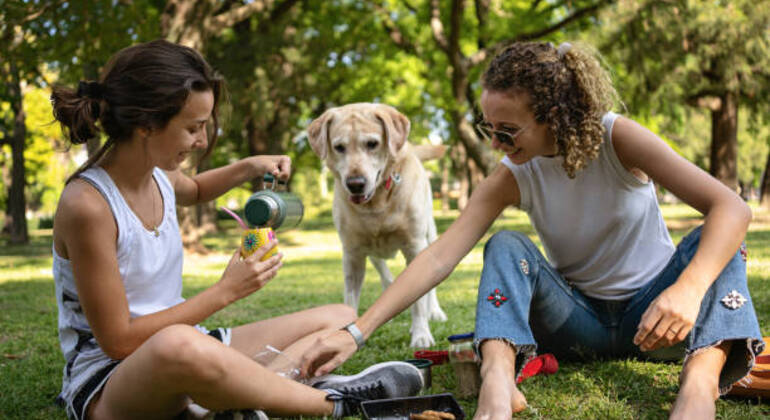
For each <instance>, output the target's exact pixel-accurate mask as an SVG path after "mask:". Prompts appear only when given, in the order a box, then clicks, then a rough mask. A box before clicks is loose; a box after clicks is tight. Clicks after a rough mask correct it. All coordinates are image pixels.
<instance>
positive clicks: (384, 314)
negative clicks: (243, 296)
mask: <svg viewBox="0 0 770 420" xmlns="http://www.w3.org/2000/svg"><path fill="white" fill-rule="evenodd" d="M482 86H483V91H482V95H481V108H482V111H483V115H484V121H483V122H481V123H480V124H479V125H478V128H479V130H480V132H481V133H482V134H483V135H484V137H486V138H487V139H489V141H491V145H492V147H493V148H495V149H498V150H501V151H502V152H503V153H505V157H504V158H503V159H502V165H499V166H498V167H497V168H496V169H495V170H494V171H493V172H492V174H491V175H489V176H488V177H487V178H486V179H485V180H484V181H483V182H482V183H481V184H480V185H479V186H478V187H477V188H476V190H475V191H474V192H473V195H472V197H471V199H470V201H469V203H468V206H467V207H466V208H465V209H464V210H463V212H462V214H461V215H460V217H459V218H458V219H457V220H456V221H455V222H454V223H453V224H452V225H451V226H450V227H449V228H448V229H447V231H446V232H445V233H444V234H443V235H441V237H440V238H439V239H438V240H437V241H436V242H435V243H433V244H432V245H431V246H430V247H428V248H427V249H426V250H425V251H423V252H422V253H421V254H420V255H419V256H418V257H417V258H415V259H414V261H412V263H411V264H410V265H409V266H408V267H407V269H406V270H404V272H403V273H401V275H400V276H399V277H398V279H396V281H395V282H394V283H393V285H391V286H390V287H389V288H388V289H387V290H386V291H385V293H383V295H382V296H381V297H380V298H379V299H378V300H377V302H375V304H373V305H372V306H371V307H370V308H369V310H368V311H367V312H366V313H365V314H363V315H362V316H361V317H360V318H359V319H358V320H357V321H356V323H355V325H356V326H357V327H358V328H359V329H360V331H361V332H362V334H363V336H364V337H368V336H369V335H370V334H372V332H373V331H374V330H375V329H376V328H377V327H378V326H380V325H381V324H383V323H384V322H385V321H387V320H388V319H390V318H391V317H393V316H394V315H396V314H398V313H399V312H401V311H402V310H403V309H405V308H406V307H407V306H408V305H410V304H411V303H413V302H414V301H415V300H416V299H417V298H418V297H419V296H421V295H422V294H424V293H425V292H427V291H428V290H430V289H431V288H433V287H435V286H436V285H437V284H438V283H440V282H441V281H442V280H443V279H445V278H446V277H447V276H448V275H449V274H450V273H451V272H452V270H453V269H454V267H455V266H456V265H457V264H458V263H459V262H460V260H461V259H462V258H463V257H464V256H465V255H466V254H467V253H468V252H469V251H470V250H471V249H472V248H473V246H474V245H475V243H476V242H477V241H478V240H479V239H480V238H481V237H482V236H483V235H484V234H485V233H486V232H487V230H488V229H489V227H490V226H491V225H492V223H493V222H494V220H495V219H496V218H497V217H498V216H499V215H500V214H501V213H502V211H503V209H505V208H506V207H508V206H516V207H519V208H520V209H522V210H524V211H526V212H527V213H528V215H529V217H530V220H531V222H532V224H533V226H534V228H535V230H536V231H537V234H538V236H539V237H540V240H541V241H542V244H543V247H544V248H545V251H546V255H547V258H546V256H544V255H542V254H541V252H540V250H539V249H538V247H537V246H536V245H535V244H533V242H532V241H531V240H530V239H529V238H528V237H527V236H526V235H524V234H521V233H519V232H511V231H502V232H497V233H495V234H494V235H493V236H492V237H491V238H490V239H489V241H488V242H487V244H486V246H485V249H484V267H483V270H482V273H481V281H480V285H479V292H478V302H477V308H476V330H475V337H474V341H475V345H476V350H477V352H478V354H479V356H480V358H481V376H482V385H481V390H480V395H479V402H478V410H477V412H476V415H475V418H476V419H507V418H510V416H511V414H512V413H513V412H516V411H520V410H522V409H524V407H526V404H527V402H526V399H525V397H524V395H523V394H522V393H521V392H520V391H519V390H518V389H517V387H516V376H517V374H518V373H519V372H520V369H521V367H522V366H523V365H524V362H526V361H527V360H528V358H530V357H532V356H533V355H534V354H535V351H536V350H540V351H543V352H552V353H555V354H556V355H557V357H559V358H564V359H569V358H581V357H585V356H586V355H590V356H598V357H640V358H650V359H654V360H676V359H682V358H684V366H683V369H682V375H681V377H680V391H679V395H678V397H677V399H676V401H675V403H674V405H673V408H672V411H671V418H699V419H700V418H714V416H715V400H716V399H717V398H718V396H719V395H720V394H721V393H724V392H726V391H727V390H728V389H729V388H730V386H731V384H733V383H734V382H735V381H737V380H739V379H741V378H742V377H744V376H745V375H746V374H747V373H748V372H749V370H750V368H751V366H752V365H753V363H754V359H755V356H756V355H757V354H758V353H759V352H760V351H761V350H762V347H763V346H764V344H763V342H762V340H761V335H760V331H759V326H758V322H757V319H756V315H755V313H754V308H753V306H752V303H751V298H750V296H749V292H748V288H747V282H746V265H745V264H746V263H745V249H744V248H743V246H742V241H743V239H744V236H745V234H746V230H747V228H748V225H749V222H750V220H751V211H750V209H749V207H748V206H747V205H746V204H745V203H744V202H743V201H742V200H741V199H740V197H738V195H736V194H735V193H734V192H733V191H731V190H729V189H728V188H727V187H725V186H724V185H723V184H721V183H720V182H719V181H717V180H716V179H714V178H712V177H711V176H709V175H708V174H707V173H706V172H704V171H702V170H701V169H699V168H698V167H697V166H695V165H694V164H692V163H690V162H688V161H687V160H685V159H683V158H682V157H680V156H679V155H677V154H676V153H675V152H674V151H673V150H672V149H671V148H670V147H668V146H667V145H666V143H665V142H664V141H663V140H661V139H660V138H659V137H658V136H656V135H655V134H653V133H652V132H650V131H649V130H647V129H645V128H644V127H642V126H640V125H639V124H637V123H635V122H634V121H632V120H630V119H627V118H625V117H622V116H620V115H617V114H615V113H613V112H611V111H610V110H611V108H612V106H613V104H616V103H617V100H616V97H617V95H616V93H615V90H614V88H613V87H612V84H611V81H610V78H609V76H608V74H607V72H606V71H605V70H604V69H603V68H602V67H601V65H600V64H599V62H598V60H597V59H596V58H595V55H594V54H593V53H591V52H590V51H589V50H588V49H583V48H574V47H572V46H571V45H570V44H568V43H564V44H562V45H560V46H559V47H558V48H557V47H554V46H553V45H551V44H549V43H540V42H532V43H530V42H526V43H515V44H512V45H510V46H509V47H507V48H506V49H505V50H503V51H502V52H501V53H499V54H498V55H497V56H496V57H495V58H494V59H493V60H492V62H491V63H490V64H489V67H488V69H487V70H486V72H485V73H484V75H483V77H482ZM655 183H657V184H659V185H660V186H662V187H664V188H666V189H667V190H668V191H671V192H672V193H673V194H675V195H676V196H677V197H679V198H680V199H681V200H682V201H684V202H686V203H688V204H689V205H691V206H692V207H694V208H695V209H697V210H698V211H700V212H701V213H702V214H703V215H704V223H703V225H702V226H701V227H698V228H696V229H695V230H693V231H692V232H691V233H690V234H688V235H687V236H686V237H685V238H684V239H683V240H682V241H681V242H680V244H679V245H678V246H676V247H675V246H674V244H673V243H672V241H671V238H670V236H669V233H668V230H667V229H666V225H665V224H664V221H663V217H662V215H661V212H660V208H659V206H658V202H657V199H656V194H655ZM354 350H355V344H354V343H353V340H352V339H351V337H350V334H347V333H346V332H345V331H340V332H335V333H334V334H332V335H330V336H328V337H325V338H324V339H321V340H320V342H319V343H318V344H316V345H314V346H311V347H310V350H309V351H308V352H307V353H306V354H305V356H304V357H303V369H304V370H305V371H307V372H315V373H317V374H321V373H325V372H327V371H329V370H330V369H331V368H333V367H335V366H336V365H338V364H339V363H341V361H343V360H345V359H346V358H347V357H349V356H350V354H352V353H353V351H354Z"/></svg>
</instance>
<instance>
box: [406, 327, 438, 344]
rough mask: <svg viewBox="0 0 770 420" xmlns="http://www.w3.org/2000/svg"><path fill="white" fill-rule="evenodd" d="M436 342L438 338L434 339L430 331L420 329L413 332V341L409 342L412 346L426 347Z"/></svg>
mask: <svg viewBox="0 0 770 420" xmlns="http://www.w3.org/2000/svg"><path fill="white" fill-rule="evenodd" d="M434 344H436V340H434V339H433V335H432V334H431V333H430V331H420V332H413V333H412V342H411V343H409V345H410V346H411V347H418V348H426V347H430V346H432V345H434Z"/></svg>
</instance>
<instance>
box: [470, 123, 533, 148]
mask: <svg viewBox="0 0 770 420" xmlns="http://www.w3.org/2000/svg"><path fill="white" fill-rule="evenodd" d="M528 127H529V124H527V125H525V126H524V127H522V128H519V129H517V130H516V131H514V132H510V131H504V130H496V129H495V128H494V127H492V124H490V123H488V122H486V121H480V122H477V123H476V129H477V130H479V133H481V136H482V137H484V138H485V139H486V140H489V141H492V138H493V137H494V138H496V139H497V141H499V142H500V143H502V144H504V145H506V146H510V147H514V146H515V145H516V144H515V141H516V138H518V137H519V136H520V135H521V133H522V132H523V131H524V130H526V129H527V128H528Z"/></svg>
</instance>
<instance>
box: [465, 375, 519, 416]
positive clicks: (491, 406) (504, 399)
mask: <svg viewBox="0 0 770 420" xmlns="http://www.w3.org/2000/svg"><path fill="white" fill-rule="evenodd" d="M525 408H527V399H526V398H524V394H522V393H521V391H519V388H517V387H516V381H515V379H514V378H513V375H512V374H510V373H509V372H507V371H505V370H503V369H490V370H489V371H487V372H486V374H485V375H484V380H483V382H482V383H481V390H480V391H479V405H478V408H477V409H476V414H475V415H474V416H473V419H474V420H497V419H505V420H509V419H510V418H511V415H513V413H518V412H519V411H521V410H523V409H525Z"/></svg>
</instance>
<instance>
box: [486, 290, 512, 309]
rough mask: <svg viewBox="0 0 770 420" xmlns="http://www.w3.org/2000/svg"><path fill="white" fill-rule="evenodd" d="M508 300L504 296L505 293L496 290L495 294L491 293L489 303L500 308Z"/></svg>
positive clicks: (488, 297) (488, 298)
mask: <svg viewBox="0 0 770 420" xmlns="http://www.w3.org/2000/svg"><path fill="white" fill-rule="evenodd" d="M507 300H508V298H507V297H505V296H504V295H503V292H501V291H500V289H495V291H494V292H492V293H490V294H489V296H487V301H488V302H490V303H492V304H493V305H495V306H496V307H498V308H499V307H500V305H502V304H503V303H505V302H506V301H507Z"/></svg>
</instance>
